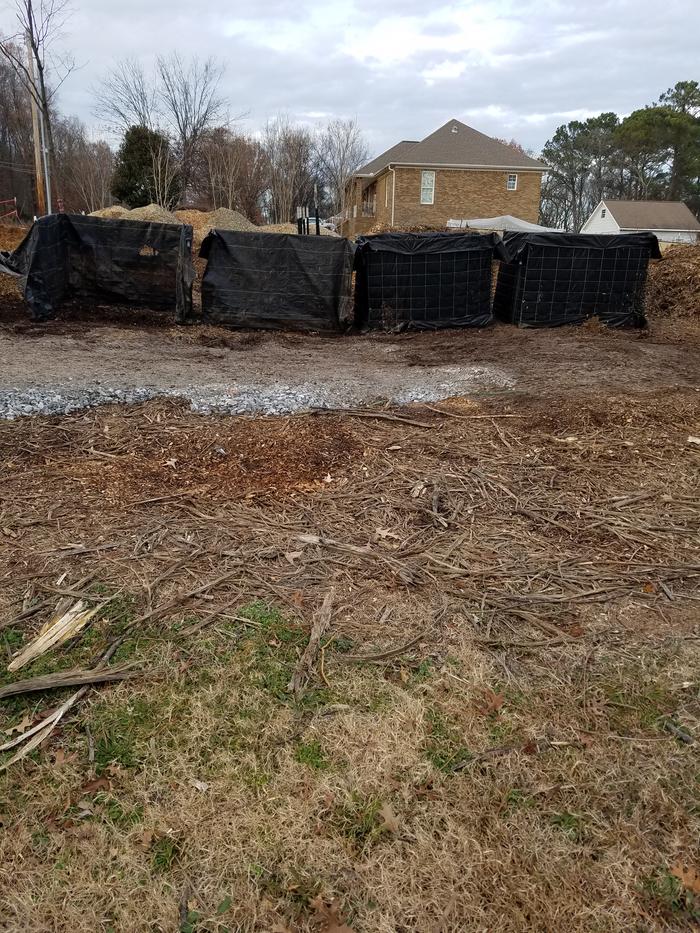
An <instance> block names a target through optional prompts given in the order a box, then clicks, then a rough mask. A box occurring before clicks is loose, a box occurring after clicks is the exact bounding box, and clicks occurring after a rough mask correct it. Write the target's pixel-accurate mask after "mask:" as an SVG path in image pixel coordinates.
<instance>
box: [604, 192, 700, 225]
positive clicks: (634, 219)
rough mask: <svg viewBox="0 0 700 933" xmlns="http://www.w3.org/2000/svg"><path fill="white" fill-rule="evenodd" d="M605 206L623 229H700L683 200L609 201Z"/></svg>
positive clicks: (606, 201)
mask: <svg viewBox="0 0 700 933" xmlns="http://www.w3.org/2000/svg"><path fill="white" fill-rule="evenodd" d="M604 203H605V206H606V207H607V209H608V211H609V212H610V213H611V214H612V216H613V218H614V219H615V221H616V223H617V224H618V226H619V227H620V229H621V230H700V223H698V220H697V218H696V217H695V215H694V214H693V213H692V211H691V210H690V208H689V207H688V206H687V205H686V204H684V203H683V202H682V201H608V199H607V198H605V200H604Z"/></svg>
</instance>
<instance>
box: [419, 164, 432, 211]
mask: <svg viewBox="0 0 700 933" xmlns="http://www.w3.org/2000/svg"><path fill="white" fill-rule="evenodd" d="M420 203H421V204H435V172H431V171H425V172H421V173H420Z"/></svg>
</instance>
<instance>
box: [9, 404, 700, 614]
mask: <svg viewBox="0 0 700 933" xmlns="http://www.w3.org/2000/svg"><path fill="white" fill-rule="evenodd" d="M435 409H437V410H435ZM382 414H383V415H387V414H388V415H389V418H388V419H387V418H386V417H382V418H379V419H375V417H374V416H372V415H371V414H370V416H369V417H368V416H367V413H366V412H365V413H364V415H363V416H362V417H359V416H357V415H355V414H347V415H342V414H340V413H332V414H330V413H325V414H319V415H299V416H295V417H289V418H284V417H276V418H255V419H252V418H247V417H238V418H231V417H225V416H208V417H206V418H204V417H202V416H199V415H195V414H193V413H192V412H190V411H188V410H186V409H184V407H183V406H181V405H178V404H177V403H172V402H167V403H163V402H151V403H147V404H144V405H141V406H137V407H134V408H131V409H122V408H119V407H114V406H108V407H104V408H102V409H97V410H93V411H89V412H86V413H80V414H76V415H70V416H66V417H64V418H41V417H35V418H28V419H18V420H17V421H14V422H4V423H1V424H0V456H1V457H2V458H4V463H3V469H2V484H1V486H0V513H2V533H1V534H0V566H4V567H5V568H6V571H5V575H6V580H7V583H8V584H9V582H10V580H11V579H14V578H15V577H17V579H18V580H20V578H22V577H24V575H25V574H26V572H27V569H28V567H33V568H34V569H35V571H37V572H40V573H43V572H50V573H51V574H54V575H55V576H56V577H58V576H60V575H61V573H63V572H64V571H68V572H69V574H74V575H75V578H76V579H77V578H79V577H82V576H84V574H85V572H86V570H87V569H89V568H86V567H85V565H84V563H83V561H82V559H81V558H80V557H77V558H76V556H75V555H76V554H78V555H79V554H83V553H87V554H88V562H89V561H90V559H91V557H92V556H93V555H97V554H99V552H100V551H101V550H102V549H103V548H108V549H109V555H108V556H109V559H110V567H111V569H105V568H103V569H105V572H107V573H109V574H110V575H111V574H112V573H113V572H116V573H117V575H118V577H119V580H118V581H117V580H115V581H114V582H118V583H119V585H120V586H122V585H123V586H125V587H126V588H127V589H131V588H134V587H135V588H136V590H137V591H140V590H141V589H142V585H143V582H142V581H143V580H144V579H146V578H148V577H151V576H157V575H158V573H159V572H160V570H159V569H158V567H159V566H162V564H163V562H165V564H166V565H167V564H173V565H174V564H178V562H179V561H181V560H182V559H183V558H187V555H190V557H191V566H190V567H189V569H188V570H187V571H183V575H184V579H183V580H182V587H183V589H186V588H187V586H186V584H187V577H188V576H189V574H191V573H192V572H193V571H194V572H195V573H196V575H197V577H198V578H202V579H205V578H209V577H211V578H218V577H219V576H220V575H221V574H222V573H229V572H231V573H235V574H236V575H237V576H238V577H240V579H241V580H242V581H243V582H242V583H241V584H240V585H241V586H243V588H244V595H245V596H246V597H248V598H249V597H255V596H269V597H271V596H273V595H274V596H275V597H276V598H277V599H281V600H282V601H283V602H289V601H290V600H291V599H292V595H293V593H295V592H297V591H299V590H303V591H304V592H305V593H307V594H309V595H311V596H313V595H314V594H316V595H319V594H323V593H324V592H325V591H326V589H327V587H328V585H329V581H330V580H331V579H332V578H333V579H335V578H338V579H340V580H341V581H342V582H343V585H344V586H345V587H346V589H348V591H352V590H353V588H356V589H357V588H359V589H363V588H364V587H365V586H366V585H367V584H368V583H369V582H370V581H374V583H373V585H375V586H376V585H380V586H382V587H386V588H389V589H392V590H393V589H396V588H397V587H399V588H406V587H407V588H408V590H409V591H410V592H415V593H416V594H418V593H420V594H423V595H424V596H426V597H428V596H431V594H432V596H433V597H435V598H438V597H439V598H440V599H443V598H449V599H457V600H459V603H460V605H461V606H462V607H463V609H464V611H467V610H469V611H473V612H476V613H477V614H479V615H482V614H484V613H485V614H487V615H490V616H492V617H493V618H497V620H498V626H499V627H501V628H502V627H505V628H506V630H508V629H510V628H511V627H512V626H515V629H516V630H518V629H520V628H522V625H523V622H524V621H526V622H528V624H532V625H535V628H536V629H538V630H540V631H541V630H542V627H543V626H544V628H545V629H546V630H547V631H551V626H552V625H564V626H566V625H567V624H568V623H569V621H570V620H571V618H572V612H573V611H574V610H575V609H577V608H578V607H582V606H585V605H594V604H596V603H600V602H603V603H609V602H610V601H613V602H615V601H619V600H625V601H628V600H633V601H635V602H637V603H640V602H641V603H648V602H649V601H655V600H659V599H661V600H662V601H663V600H665V599H667V598H668V599H670V598H673V599H674V600H683V599H684V596H685V595H686V594H696V595H697V591H698V580H699V579H700V571H699V570H698V567H699V566H700V545H699V544H698V541H700V537H699V532H700V499H699V498H698V489H697V471H698V456H700V454H699V453H698V448H697V446H694V445H692V444H690V443H688V440H687V439H688V436H689V435H693V436H697V435H698V434H700V423H699V422H698V410H697V399H696V395H695V393H694V392H692V391H688V390H686V391H680V390H679V391H677V392H668V391H665V392H664V393H658V394H650V395H644V396H638V397H619V396H618V397H608V396H607V395H601V396H599V397H597V398H596V397H593V398H591V397H583V398H581V399H575V398H574V399H568V400H567V399H561V400H558V401H556V402H555V403H553V401H552V400H551V399H549V400H542V401H539V400H532V399H517V398H515V397H513V398H512V399H511V400H509V401H508V402H507V403H504V402H498V401H497V400H494V401H492V402H490V403H484V404H483V405H482V406H479V407H477V406H476V405H475V404H474V403H470V402H466V401H464V402H461V403H452V404H444V403H443V404H441V405H436V406H431V407H427V406H420V405H416V406H412V407H411V408H410V409H408V410H407V409H403V410H399V411H398V412H396V413H395V414H392V413H387V412H386V411H383V412H382ZM406 419H408V421H407V420H406ZM416 422H417V423H416ZM423 425H425V427H424V426H423ZM304 534H311V535H312V536H314V537H313V539H309V540H306V541H305V542H300V539H299V535H304ZM146 541H149V542H150V543H148V544H144V542H146ZM135 542H141V544H139V545H136V544H135ZM300 544H301V545H302V546H300ZM135 547H136V550H134V548H135ZM301 550H303V552H304V556H303V559H301V557H300V556H299V555H297V558H295V559H292V561H291V564H290V562H289V561H288V560H287V559H286V558H285V556H284V555H285V554H286V553H288V552H296V551H301ZM200 551H201V555H200V556H196V554H195V552H197V553H200ZM264 555H267V556H264ZM76 560H77V563H76ZM154 562H155V563H154ZM237 567H240V568H241V569H240V573H239V572H238V571H237V570H236V568H237ZM253 567H254V568H255V573H254V574H253V577H252V578H251V577H250V576H247V574H248V571H249V570H250V568H253ZM124 574H125V576H123V575H124ZM179 577H180V575H179V574H175V575H174V577H173V580H174V581H177V580H178V579H179ZM17 585H18V586H19V587H20V588H21V586H23V584H21V583H18V584H17ZM11 589H14V587H11ZM669 593H671V596H670V597H669V596H668V594H669ZM220 596H221V597H222V598H224V599H227V598H230V594H229V595H228V596H227V593H226V587H224V588H223V590H222V591H221V593H220ZM679 605H680V603H679Z"/></svg>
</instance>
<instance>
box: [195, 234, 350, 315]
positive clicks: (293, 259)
mask: <svg viewBox="0 0 700 933" xmlns="http://www.w3.org/2000/svg"><path fill="white" fill-rule="evenodd" d="M199 255H200V256H201V257H203V258H205V259H206V260H207V268H206V271H205V273H204V278H203V279H202V316H203V318H204V320H205V321H208V322H210V323H216V324H227V325H229V326H231V327H252V328H261V329H265V330H272V329H277V328H279V329H285V328H286V329H293V330H314V331H320V330H323V331H337V330H339V329H340V326H341V324H344V323H346V322H347V320H348V318H349V315H350V312H351V287H352V257H353V246H352V244H351V243H350V242H349V240H345V239H342V238H340V237H332V236H299V235H298V234H287V233H238V232H232V231H228V230H212V231H211V233H210V234H209V235H208V236H207V237H206V238H205V240H204V242H203V243H202V248H201V250H200V253H199Z"/></svg>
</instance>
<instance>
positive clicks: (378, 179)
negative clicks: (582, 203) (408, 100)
mask: <svg viewBox="0 0 700 933" xmlns="http://www.w3.org/2000/svg"><path fill="white" fill-rule="evenodd" d="M546 171H547V166H546V165H544V164H543V163H542V162H538V161H537V160H536V159H531V158H530V156H527V155H525V153H523V152H520V151H519V150H518V149H515V148H513V147H512V146H508V145H506V144H505V143H501V142H499V141H498V140H497V139H492V138H491V137H490V136H485V135H484V134H483V133H479V132H478V130H475V129H472V127H470V126H466V125H465V124H464V123H460V121H459V120H450V121H449V122H447V123H445V125H444V126H441V127H440V129H438V130H435V132H434V133H431V134H430V136H426V137H425V139H423V140H420V141H416V140H403V142H400V143H397V144H396V145H395V146H392V147H391V149H387V151H386V152H383V153H382V154H381V155H379V156H377V157H376V158H375V159H372V161H371V162H368V163H367V165H363V166H362V168H360V169H358V170H357V172H356V173H355V175H353V177H352V178H351V179H350V180H349V181H348V184H347V188H346V196H345V204H346V207H345V213H344V216H343V221H342V225H341V231H340V232H341V233H342V234H343V235H344V236H354V235H355V234H358V233H366V232H367V231H368V230H369V229H370V228H371V227H373V226H374V225H375V224H377V223H382V224H391V225H396V226H407V225H411V224H427V225H430V226H443V225H446V224H447V221H448V220H450V218H453V217H492V216H499V215H502V214H512V215H515V216H516V217H520V218H521V219H522V220H527V221H530V222H532V223H536V222H537V219H538V217H539V212H540V187H541V182H542V175H543V173H544V172H546Z"/></svg>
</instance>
